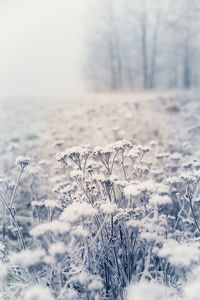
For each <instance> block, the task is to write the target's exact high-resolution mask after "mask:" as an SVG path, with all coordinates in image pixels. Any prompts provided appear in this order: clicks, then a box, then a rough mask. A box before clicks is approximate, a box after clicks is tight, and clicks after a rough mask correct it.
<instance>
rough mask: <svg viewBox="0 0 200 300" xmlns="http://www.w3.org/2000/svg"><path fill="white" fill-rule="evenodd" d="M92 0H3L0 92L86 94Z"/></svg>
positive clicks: (4, 94)
mask: <svg viewBox="0 0 200 300" xmlns="http://www.w3.org/2000/svg"><path fill="white" fill-rule="evenodd" d="M87 3H88V1H87V0H73V1H71V0H56V1H55V0H29V1H27V0H17V1H15V0H8V1H0V97H1V98H5V97H11V98H16V97H65V96H69V95H77V94H80V93H83V91H84V84H83V80H82V68H81V66H82V61H83V57H84V54H83V53H84V51H85V45H84V43H83V36H84V33H85V32H84V23H85V16H86V15H87V13H86V11H87V6H88V5H87Z"/></svg>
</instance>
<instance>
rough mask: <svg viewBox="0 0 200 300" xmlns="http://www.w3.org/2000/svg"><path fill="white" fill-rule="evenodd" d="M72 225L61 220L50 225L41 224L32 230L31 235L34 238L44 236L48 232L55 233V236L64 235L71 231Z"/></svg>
mask: <svg viewBox="0 0 200 300" xmlns="http://www.w3.org/2000/svg"><path fill="white" fill-rule="evenodd" d="M70 228H71V227H70V225H69V224H68V223H66V222H65V223H63V222H61V221H59V220H54V221H52V222H48V223H41V224H39V225H37V226H36V227H34V228H33V229H31V231H30V234H31V235H32V236H34V237H38V236H42V235H44V234H45V233H47V232H53V233H55V234H58V233H60V234H62V233H66V232H69V231H70Z"/></svg>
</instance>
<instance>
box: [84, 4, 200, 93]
mask: <svg viewBox="0 0 200 300" xmlns="http://www.w3.org/2000/svg"><path fill="white" fill-rule="evenodd" d="M93 4H94V3H93ZM199 9H200V8H199V7H198V2H196V1H195V0H160V1H158V0H99V1H98V2H97V3H96V2H95V4H94V5H93V7H92V8H91V11H90V15H89V16H88V20H89V21H88V24H89V26H88V30H87V49H88V51H87V63H86V68H85V71H86V74H87V78H88V82H89V84H90V86H92V88H93V89H95V90H97V91H101V90H120V89H141V88H142V89H154V88H185V89H189V88H196V87H199V85H200V68H199V65H200V12H199Z"/></svg>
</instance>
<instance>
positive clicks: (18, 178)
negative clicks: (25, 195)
mask: <svg viewBox="0 0 200 300" xmlns="http://www.w3.org/2000/svg"><path fill="white" fill-rule="evenodd" d="M23 171H24V168H23V167H21V169H20V172H19V174H18V177H17V182H16V184H15V187H14V190H13V193H12V196H11V200H10V209H12V207H13V202H14V198H15V194H16V191H17V187H18V185H19V181H20V178H21V176H22V173H23Z"/></svg>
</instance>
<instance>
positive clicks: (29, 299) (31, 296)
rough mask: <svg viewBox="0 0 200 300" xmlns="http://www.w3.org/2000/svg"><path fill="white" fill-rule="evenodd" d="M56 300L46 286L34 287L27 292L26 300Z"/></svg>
mask: <svg viewBox="0 0 200 300" xmlns="http://www.w3.org/2000/svg"><path fill="white" fill-rule="evenodd" d="M47 299H48V300H54V298H53V296H52V295H51V292H50V290H49V289H48V288H47V287H45V286H39V285H37V286H33V287H30V288H29V289H27V290H26V292H25V295H24V300H47Z"/></svg>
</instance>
